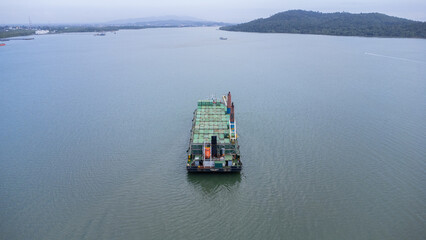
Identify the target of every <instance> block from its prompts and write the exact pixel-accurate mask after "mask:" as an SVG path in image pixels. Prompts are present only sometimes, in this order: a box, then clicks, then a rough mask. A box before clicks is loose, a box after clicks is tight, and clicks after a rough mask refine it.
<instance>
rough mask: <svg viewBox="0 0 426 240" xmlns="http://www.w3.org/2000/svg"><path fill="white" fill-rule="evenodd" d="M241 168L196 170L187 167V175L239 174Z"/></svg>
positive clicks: (196, 168)
mask: <svg viewBox="0 0 426 240" xmlns="http://www.w3.org/2000/svg"><path fill="white" fill-rule="evenodd" d="M241 169H242V167H231V168H198V167H187V168H186V170H187V171H188V173H239V172H241Z"/></svg>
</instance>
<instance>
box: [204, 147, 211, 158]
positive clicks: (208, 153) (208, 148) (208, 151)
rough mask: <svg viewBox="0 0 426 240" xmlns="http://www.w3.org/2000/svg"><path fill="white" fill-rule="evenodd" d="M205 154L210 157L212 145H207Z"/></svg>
mask: <svg viewBox="0 0 426 240" xmlns="http://www.w3.org/2000/svg"><path fill="white" fill-rule="evenodd" d="M204 154H205V156H206V158H210V147H206V150H205V153H204Z"/></svg>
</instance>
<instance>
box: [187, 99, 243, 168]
mask: <svg viewBox="0 0 426 240" xmlns="http://www.w3.org/2000/svg"><path fill="white" fill-rule="evenodd" d="M237 138H238V135H237V131H236V121H235V118H234V103H233V102H232V101H231V93H230V92H229V93H228V96H223V97H222V99H214V98H213V99H209V100H199V101H198V106H197V109H195V111H194V118H193V119H192V129H191V138H190V142H189V148H188V163H187V165H186V169H187V170H188V172H227V173H230V172H240V171H241V169H242V166H243V164H242V163H241V160H240V147H239V145H238V140H237Z"/></svg>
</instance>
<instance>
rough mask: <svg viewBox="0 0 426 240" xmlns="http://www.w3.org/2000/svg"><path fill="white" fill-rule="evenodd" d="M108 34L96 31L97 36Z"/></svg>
mask: <svg viewBox="0 0 426 240" xmlns="http://www.w3.org/2000/svg"><path fill="white" fill-rule="evenodd" d="M105 35H106V34H105V33H104V32H101V33H96V34H95V36H105Z"/></svg>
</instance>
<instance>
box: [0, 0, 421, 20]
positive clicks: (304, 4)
mask: <svg viewBox="0 0 426 240" xmlns="http://www.w3.org/2000/svg"><path fill="white" fill-rule="evenodd" d="M293 9H303V10H309V11H320V12H327V13H329V12H350V13H361V12H362V13H370V12H379V13H383V14H386V15H390V16H395V17H401V18H407V19H411V20H416V21H426V2H424V1H420V0H408V1H403V0H388V1H386V0H372V1H368V0H342V1H339V0H324V1H321V2H320V3H318V2H316V1H312V0H300V1H297V0H288V1H286V2H282V1H278V0H264V1H255V0H248V1H247V0H245V1H244V0H234V1H232V2H229V1H225V0H216V1H205V2H202V3H200V2H197V1H195V0H182V1H179V2H176V1H172V0H163V1H161V2H158V1H154V0H144V1H143V2H138V1H136V0H122V1H120V2H115V1H112V0H104V1H102V0H92V1H83V0H75V1H73V2H68V1H63V0H58V1H55V2H52V1H50V0H34V1H30V0H14V1H2V2H1V3H0V24H3V25H4V24H27V23H28V21H29V18H30V19H31V22H32V23H33V24H61V23H69V24H72V23H74V24H83V23H103V22H109V21H114V20H119V19H130V18H147V17H156V16H169V15H173V16H187V17H192V18H198V19H203V20H207V21H217V22H227V23H240V22H247V21H251V20H253V19H257V18H266V17H269V16H271V15H274V14H275V13H278V12H283V11H287V10H293Z"/></svg>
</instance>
